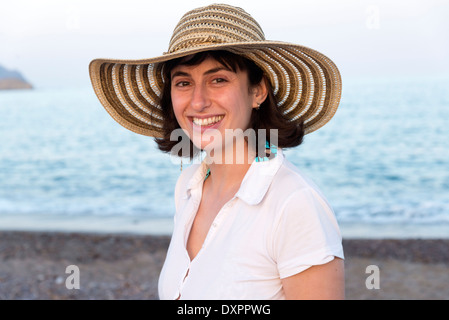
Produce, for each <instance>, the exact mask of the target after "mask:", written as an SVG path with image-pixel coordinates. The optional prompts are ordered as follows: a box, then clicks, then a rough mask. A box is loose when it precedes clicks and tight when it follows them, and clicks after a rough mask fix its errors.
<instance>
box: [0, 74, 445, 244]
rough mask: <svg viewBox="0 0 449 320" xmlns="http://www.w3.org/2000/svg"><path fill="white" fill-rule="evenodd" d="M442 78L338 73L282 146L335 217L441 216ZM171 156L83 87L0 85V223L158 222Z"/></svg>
mask: <svg viewBox="0 0 449 320" xmlns="http://www.w3.org/2000/svg"><path fill="white" fill-rule="evenodd" d="M447 88H449V79H441V78H433V79H374V80H356V79H350V80H347V81H345V82H344V90H343V95H342V101H341V105H340V108H339V110H338V111H337V114H336V115H335V117H334V118H333V119H332V120H331V122H330V123H329V124H327V125H326V126H325V127H323V128H322V129H320V130H318V131H317V132H314V133H312V134H310V135H307V136H306V138H305V141H304V143H303V145H301V146H300V147H298V148H295V149H292V150H286V152H285V153H286V156H287V158H288V159H289V160H290V161H291V162H293V163H294V164H296V165H297V166H298V167H299V168H300V169H301V170H302V171H303V172H304V173H305V174H307V175H308V176H310V177H311V178H312V179H313V180H315V182H316V183H317V184H318V185H319V186H320V188H321V189H322V191H323V192H324V194H325V195H326V196H327V198H328V200H329V202H330V203H331V204H332V206H333V208H334V210H335V213H336V215H337V219H338V220H339V222H340V224H342V225H364V226H366V225H370V226H376V228H378V226H379V225H380V226H383V225H385V226H386V225H394V226H395V228H396V229H395V231H393V232H396V231H397V232H400V230H401V229H402V228H405V227H406V226H408V227H409V226H427V225H437V226H442V225H448V224H449V91H448V90H447ZM174 160H175V159H172V158H170V156H169V155H167V154H163V153H161V152H160V151H158V150H157V147H156V145H155V143H154V141H153V140H152V139H151V138H149V137H144V136H140V135H137V134H134V133H132V132H130V131H128V130H126V129H124V128H122V127H121V126H120V125H118V124H117V123H116V122H115V121H114V120H113V119H112V118H111V117H110V116H109V115H108V114H107V112H106V111H105V110H104V109H103V107H102V106H101V105H100V103H99V102H98V100H97V98H96V97H95V95H94V93H93V90H92V89H91V88H90V87H86V88H65V89H36V90H31V91H0V229H2V228H9V229H27V228H30V229H32V228H33V227H35V226H36V225H40V226H41V227H42V226H43V227H45V225H46V223H47V222H48V224H49V225H51V223H52V221H59V222H60V224H59V226H60V227H61V229H64V230H71V229H77V230H78V229H85V230H89V227H91V226H93V225H95V228H96V229H101V228H102V227H105V228H106V227H107V226H111V225H112V226H114V225H115V226H116V227H119V226H120V225H122V226H123V225H125V224H127V225H129V226H130V227H129V228H128V229H126V230H128V231H131V232H132V231H133V230H142V229H143V230H147V231H148V230H150V229H151V230H152V231H154V232H157V230H159V229H160V230H165V231H167V230H169V228H170V224H169V222H168V224H164V223H160V222H161V221H171V219H172V217H173V214H174V204H173V188H174V185H175V183H176V179H177V177H178V175H179V173H180V167H179V164H177V163H175V161H174ZM144 221H145V223H143V222H144ZM149 226H153V228H150V227H149ZM139 228H140V229H139ZM371 230H373V229H371ZM447 230H449V229H447ZM161 232H162V231H161ZM448 236H449V233H448Z"/></svg>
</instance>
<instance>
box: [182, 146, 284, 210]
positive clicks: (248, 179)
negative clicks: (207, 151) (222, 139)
mask: <svg viewBox="0 0 449 320" xmlns="http://www.w3.org/2000/svg"><path fill="white" fill-rule="evenodd" d="M283 161H284V155H283V153H282V149H280V148H279V149H278V152H277V155H276V157H275V158H273V159H271V160H269V161H263V162H256V161H253V163H252V164H251V167H250V168H249V170H248V172H247V173H246V175H245V177H244V178H243V181H242V184H241V185H240V189H239V190H238V191H237V193H236V195H235V196H236V197H238V198H240V199H242V200H243V201H245V202H246V203H247V204H249V205H257V204H259V203H260V202H261V201H262V199H263V198H264V196H265V194H266V193H267V191H268V188H269V187H270V185H271V182H272V181H273V178H274V176H275V175H276V173H277V171H278V170H279V168H280V167H281V165H282V163H283ZM207 170H208V166H207V164H206V162H205V161H203V162H202V163H201V165H200V166H199V168H198V169H197V170H196V172H195V173H194V175H193V176H192V178H191V179H190V180H189V182H188V184H187V189H186V197H190V195H191V190H192V189H193V188H196V187H200V186H202V184H203V182H204V178H205V177H206V174H207Z"/></svg>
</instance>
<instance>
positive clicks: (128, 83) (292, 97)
mask: <svg viewBox="0 0 449 320" xmlns="http://www.w3.org/2000/svg"><path fill="white" fill-rule="evenodd" d="M211 50H227V51H230V52H233V53H235V54H239V55H241V56H244V57H246V58H248V59H250V60H252V61H254V62H255V63H256V64H257V65H258V66H259V67H260V68H261V69H262V70H263V71H264V73H265V74H266V76H267V77H268V79H269V80H270V82H271V85H272V87H273V89H274V94H275V97H276V99H277V101H278V107H279V112H282V113H283V114H284V115H285V116H286V117H287V118H288V119H289V120H291V121H298V122H304V127H305V133H306V134H308V133H311V132H313V131H315V130H317V129H319V128H321V127H322V126H323V125H325V124H326V123H327V122H328V121H329V120H330V119H331V118H332V117H333V116H334V114H335V112H336V110H337V108H338V105H339V102H340V98H341V87H342V84H341V76H340V72H339V71H338V68H337V67H336V65H335V64H334V63H333V62H332V61H331V60H330V59H329V58H327V57H326V56H325V55H323V54H322V53H320V52H318V51H316V50H313V49H310V48H307V47H304V46H300V45H295V44H291V43H285V42H278V41H259V42H241V43H232V44H230V43H222V44H216V43H213V44H202V45H201V46H199V47H195V48H189V49H185V50H179V51H177V52H174V53H168V54H164V55H162V56H158V57H154V58H150V59H140V60H118V59H96V60H93V61H92V62H91V63H90V65H89V74H90V78H91V81H92V85H93V88H94V91H95V93H96V95H97V97H98V99H99V100H100V102H101V104H102V105H103V106H104V108H105V109H106V110H107V111H108V113H109V114H110V115H111V116H112V117H113V118H114V119H115V120H116V121H117V122H118V123H119V124H121V125H122V126H123V127H125V128H127V129H129V130H131V131H133V132H136V133H139V134H142V135H146V136H152V137H156V138H161V137H162V135H163V131H162V123H163V116H162V110H161V106H160V105H159V100H160V97H161V93H162V90H163V77H162V63H163V62H166V61H169V60H172V59H176V58H181V57H184V56H188V55H191V54H195V53H198V52H203V51H211Z"/></svg>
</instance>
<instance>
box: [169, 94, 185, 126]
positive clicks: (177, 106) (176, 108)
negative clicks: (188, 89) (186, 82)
mask: <svg viewBox="0 0 449 320" xmlns="http://www.w3.org/2000/svg"><path fill="white" fill-rule="evenodd" d="M171 101H172V106H173V112H174V113H175V117H176V120H178V123H179V125H180V126H181V127H182V118H183V117H182V115H183V114H184V107H183V103H182V99H181V98H180V97H179V96H177V95H172V97H171Z"/></svg>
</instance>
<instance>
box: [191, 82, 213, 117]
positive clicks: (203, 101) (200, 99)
mask: <svg viewBox="0 0 449 320" xmlns="http://www.w3.org/2000/svg"><path fill="white" fill-rule="evenodd" d="M209 105H210V100H209V95H208V92H207V88H205V86H204V85H201V84H197V85H195V87H194V89H193V90H192V98H191V101H190V106H191V108H192V109H193V110H195V111H197V112H201V111H203V110H204V109H206V108H207V107H208V106H209Z"/></svg>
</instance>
